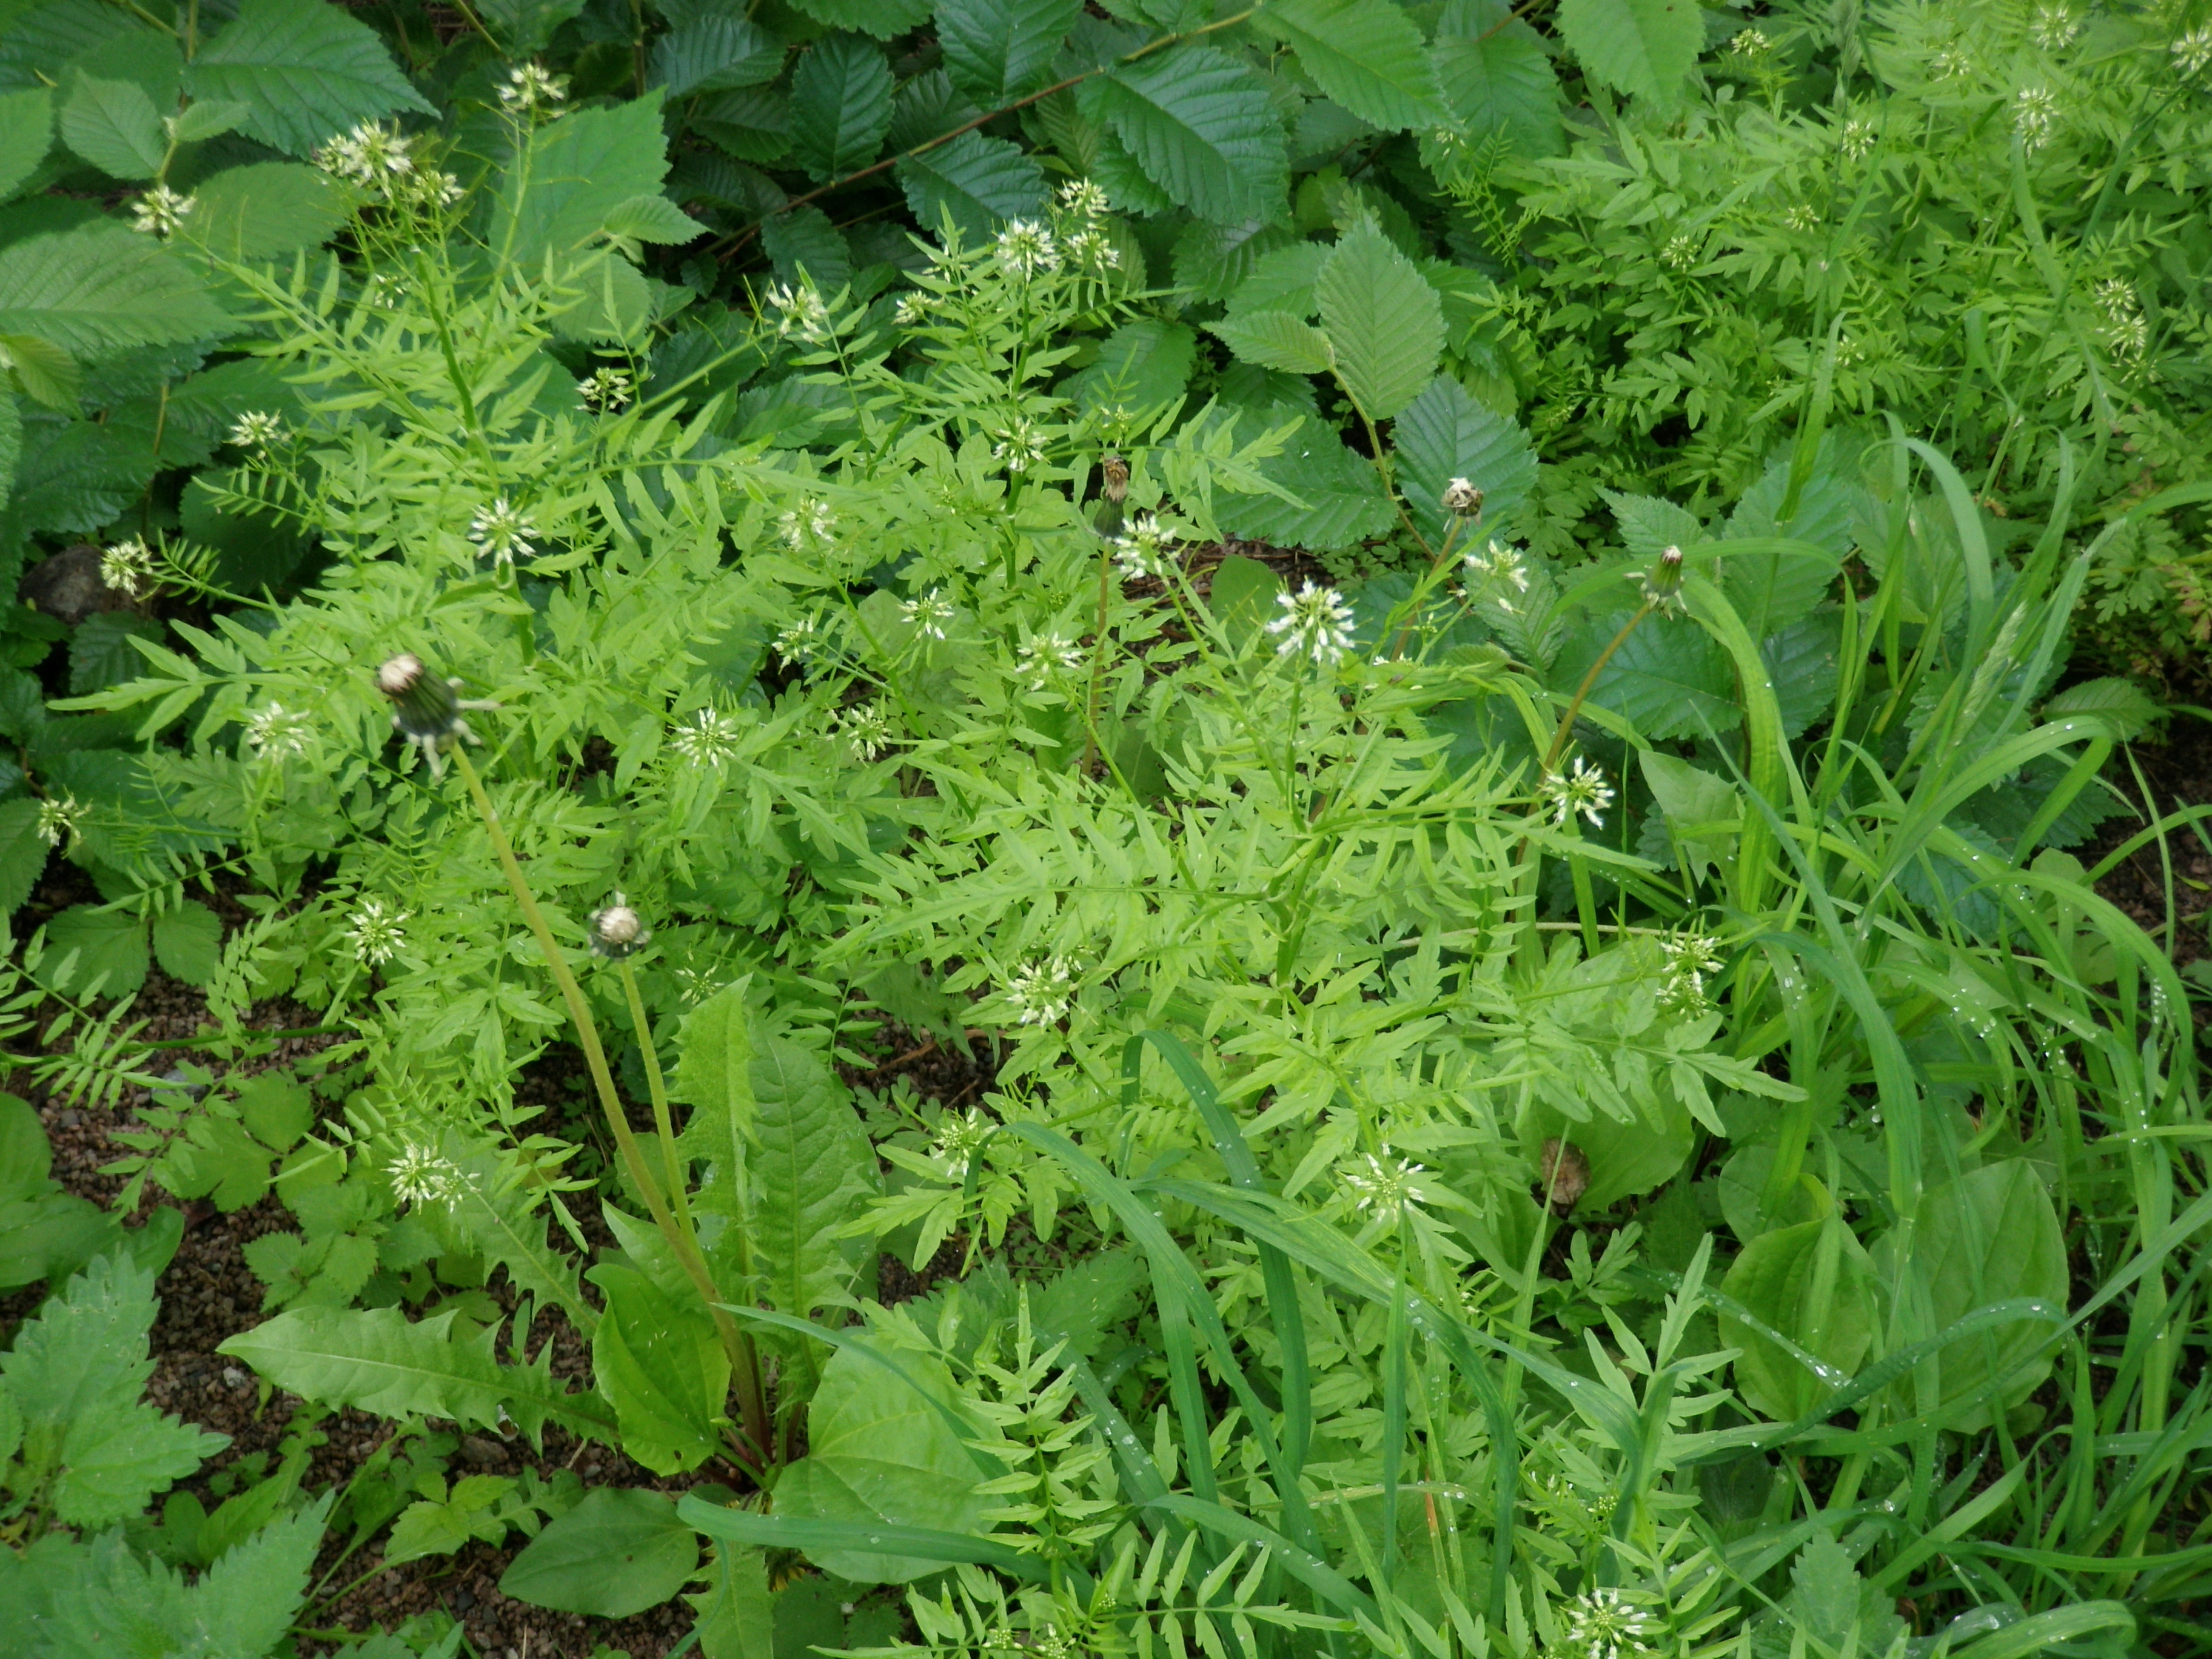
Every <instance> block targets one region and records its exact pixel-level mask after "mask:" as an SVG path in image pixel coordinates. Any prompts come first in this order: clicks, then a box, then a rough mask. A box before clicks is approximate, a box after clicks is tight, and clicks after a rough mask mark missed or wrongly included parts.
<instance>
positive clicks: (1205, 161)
mask: <svg viewBox="0 0 2212 1659" xmlns="http://www.w3.org/2000/svg"><path fill="white" fill-rule="evenodd" d="M1093 88H1095V89H1096V90H1095V91H1094V90H1093ZM1085 92H1086V94H1089V95H1090V96H1091V97H1092V98H1095V99H1096V100H1097V107H1098V110H1099V112H1101V113H1102V114H1103V116H1104V118H1105V119H1106V120H1107V121H1108V122H1109V124H1110V125H1111V126H1112V128H1113V131H1114V134H1115V137H1118V138H1120V139H1121V142H1122V143H1123V144H1125V145H1127V149H1128V153H1129V155H1130V156H1131V157H1132V158H1133V160H1134V161H1136V163H1137V165H1138V167H1140V168H1141V169H1142V170H1143V172H1144V175H1145V176H1146V178H1147V179H1150V180H1151V181H1152V183H1153V184H1154V185H1158V187H1159V189H1160V190H1161V191H1164V193H1165V194H1166V195H1167V197H1169V198H1170V200H1172V201H1174V202H1175V203H1176V204H1178V205H1180V206H1182V207H1187V208H1188V209H1189V210H1191V211H1192V212H1193V213H1195V214H1197V215H1199V216H1200V217H1201V218H1206V219H1212V220H1214V221H1216V222H1218V223H1222V224H1235V223H1237V222H1239V221H1241V220H1244V219H1249V218H1253V217H1255V216H1258V217H1262V218H1267V217H1273V216H1277V215H1278V214H1279V212H1280V211H1281V207H1282V200H1283V194H1284V191H1285V188H1286V187H1287V185H1288V182H1289V176H1290V175H1289V168H1290V157H1289V154H1288V150H1287V148H1286V146H1285V142H1284V137H1283V124H1282V118H1281V117H1280V116H1279V114H1278V113H1277V112H1276V109H1275V104H1274V100H1273V99H1272V98H1270V97H1269V96H1268V95H1267V88H1266V86H1265V85H1264V84H1263V83H1262V82H1261V80H1260V78H1259V77H1258V76H1257V75H1255V73H1254V72H1253V71H1252V70H1250V69H1249V68H1248V67H1247V66H1246V65H1244V64H1240V63H1238V62H1237V60H1236V59H1235V58H1231V57H1229V56H1227V55H1226V54H1225V53H1223V52H1218V51H1216V50H1215V49H1214V48H1213V47H1211V46H1176V47H1175V48H1173V49H1172V50H1170V51H1168V52H1161V53H1159V54H1158V55H1157V56H1155V57H1152V58H1145V59H1143V60H1141V61H1140V62H1139V63H1136V64H1128V65H1127V66H1125V67H1123V68H1121V69H1117V70H1115V71H1114V72H1113V73H1112V74H1111V75H1109V76H1103V77H1102V78H1101V79H1099V80H1097V81H1094V82H1086V83H1085ZM1106 188H1107V190H1108V191H1109V192H1113V191H1114V190H1115V186H1114V185H1113V184H1112V183H1111V182H1109V183H1108V184H1107V185H1106ZM1115 199H1116V200H1117V201H1118V200H1119V199H1120V197H1119V196H1118V194H1117V195H1116V197H1115Z"/></svg>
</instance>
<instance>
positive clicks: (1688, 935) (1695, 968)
mask: <svg viewBox="0 0 2212 1659" xmlns="http://www.w3.org/2000/svg"><path fill="white" fill-rule="evenodd" d="M1659 950H1660V953H1661V954H1662V956H1664V957H1666V959H1667V968H1666V972H1665V974H1664V975H1662V978H1661V980H1660V982H1659V1001H1660V1005H1661V1006H1662V1007H1668V1008H1674V1009H1679V1010H1680V1011H1681V1012H1685V1013H1701V1012H1704V1011H1705V1008H1706V1006H1708V1005H1707V1002H1706V1000H1705V981H1707V980H1708V979H1710V978H1711V976H1712V975H1715V974H1717V973H1719V972H1720V971H1721V970H1722V969H1724V968H1726V967H1727V966H1728V963H1727V962H1726V961H1725V960H1724V959H1723V957H1722V956H1721V951H1720V941H1719V940H1718V939H1714V938H1713V937H1712V936H1711V934H1709V933H1699V932H1698V931H1697V930H1696V929H1695V928H1684V929H1682V930H1680V932H1678V933H1669V934H1668V935H1667V937H1666V938H1664V939H1661V940H1660V941H1659Z"/></svg>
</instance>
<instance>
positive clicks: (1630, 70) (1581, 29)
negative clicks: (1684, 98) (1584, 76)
mask: <svg viewBox="0 0 2212 1659" xmlns="http://www.w3.org/2000/svg"><path fill="white" fill-rule="evenodd" d="M1559 33H1560V34H1561V35H1562V36H1564V37H1565V40H1566V43H1567V45H1568V46H1570V47H1571V48H1572V49H1573V52H1574V54H1575V56H1576V57H1577V58H1580V59H1581V60H1582V64H1583V68H1584V69H1586V70H1589V72H1590V73H1591V74H1592V75H1594V76H1596V77H1597V78H1598V79H1599V80H1600V81H1601V82H1604V83H1605V84H1606V85H1607V86H1609V87H1611V88H1613V89H1614V90H1615V91H1617V92H1625V93H1628V94H1631V95H1632V96H1634V97H1638V98H1648V99H1650V100H1651V101H1652V102H1653V103H1655V104H1657V105H1658V106H1660V107H1662V109H1663V108H1668V107H1671V106H1673V104H1674V100H1675V98H1676V97H1677V95H1678V94H1680V90H1681V86H1682V82H1683V80H1684V78H1685V77H1686V76H1688V74H1689V72H1690V69H1691V66H1692V64H1695V63H1696V62H1697V61H1698V52H1699V49H1700V48H1701V47H1703V46H1704V45H1705V14H1704V13H1703V12H1702V11H1701V10H1700V9H1699V7H1698V6H1697V4H1696V3H1695V0H1559Z"/></svg>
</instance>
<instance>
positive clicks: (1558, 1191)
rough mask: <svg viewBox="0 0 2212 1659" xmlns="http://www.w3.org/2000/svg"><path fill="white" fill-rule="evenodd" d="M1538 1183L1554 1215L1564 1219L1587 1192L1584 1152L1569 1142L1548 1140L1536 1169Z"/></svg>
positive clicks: (1586, 1165)
mask: <svg viewBox="0 0 2212 1659" xmlns="http://www.w3.org/2000/svg"><path fill="white" fill-rule="evenodd" d="M1537 1179H1538V1181H1539V1182H1540V1183H1541V1191H1542V1194H1543V1197H1544V1201H1545V1202H1547V1203H1548V1204H1549V1205H1550V1206H1552V1213H1553V1214H1554V1215H1565V1214H1566V1213H1567V1212H1569V1211H1570V1210H1571V1209H1573V1208H1574V1207H1575V1206H1576V1204H1577V1202H1579V1201H1580V1200H1581V1198H1582V1195H1583V1194H1584V1193H1586V1192H1588V1191H1589V1184H1590V1166H1589V1158H1585V1157H1584V1156H1583V1149H1582V1148H1581V1147H1579V1146H1576V1145H1575V1144H1574V1143H1573V1142H1572V1141H1569V1140H1557V1139H1553V1140H1547V1141H1546V1142H1545V1143H1544V1155H1543V1158H1542V1161H1541V1164H1539V1165H1538V1169H1537Z"/></svg>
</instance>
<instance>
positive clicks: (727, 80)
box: [652, 12, 783, 98]
mask: <svg viewBox="0 0 2212 1659" xmlns="http://www.w3.org/2000/svg"><path fill="white" fill-rule="evenodd" d="M652 61H653V85H654V86H657V87H659V88H661V89H662V90H663V91H665V92H666V93H667V94H668V95H669V96H670V97H671V98H683V97H687V96H689V95H690V94H692V93H695V92H726V91H729V90H731V89H732V88H738V87H750V86H758V85H759V84H761V83H762V82H766V81H773V80H775V77H776V76H778V75H780V74H781V73H782V72H783V42H782V41H781V40H777V39H776V38H775V36H774V35H773V34H770V33H769V32H768V31H767V30H766V29H764V28H763V27H761V26H760V25H759V24H757V23H754V22H750V21H746V20H745V19H744V18H742V17H732V16H731V15H727V14H726V13H721V12H710V13H708V15H706V16H704V17H696V18H693V19H691V20H690V21H688V22H685V23H684V24H681V25H680V26H678V27H675V28H672V29H671V30H669V31H668V33H665V34H664V35H662V36H661V37H660V38H659V40H655V41H654V42H653V60H652Z"/></svg>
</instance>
